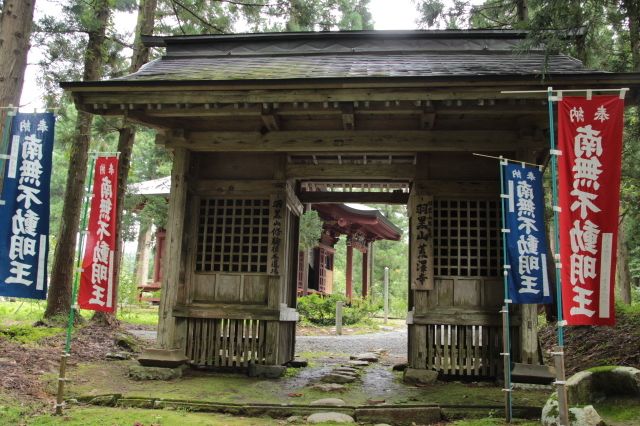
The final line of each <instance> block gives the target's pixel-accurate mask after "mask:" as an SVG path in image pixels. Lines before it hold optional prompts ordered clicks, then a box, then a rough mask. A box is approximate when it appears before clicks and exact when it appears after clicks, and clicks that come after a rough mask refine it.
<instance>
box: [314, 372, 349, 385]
mask: <svg viewBox="0 0 640 426" xmlns="http://www.w3.org/2000/svg"><path fill="white" fill-rule="evenodd" d="M321 380H322V381H323V382H325V383H352V382H354V381H355V380H356V377H355V376H351V375H347V374H338V373H330V374H327V375H326V376H324V377H323V378H322V379H321Z"/></svg>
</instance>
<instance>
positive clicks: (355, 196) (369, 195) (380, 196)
mask: <svg viewBox="0 0 640 426" xmlns="http://www.w3.org/2000/svg"><path fill="white" fill-rule="evenodd" d="M299 198H300V201H301V202H302V203H311V204H313V203H362V204H374V203H382V204H407V201H409V194H408V193H406V192H347V191H345V192H325V191H318V192H307V191H303V192H301V193H300V196H299Z"/></svg>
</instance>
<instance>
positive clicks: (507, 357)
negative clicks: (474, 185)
mask: <svg viewBox="0 0 640 426" xmlns="http://www.w3.org/2000/svg"><path fill="white" fill-rule="evenodd" d="M506 164H507V160H505V159H503V158H502V156H500V163H499V165H500V207H501V209H500V211H501V218H502V229H501V230H500V233H501V234H502V267H503V271H502V283H503V287H504V305H503V306H502V309H501V310H500V313H501V314H502V354H501V355H502V356H503V359H504V364H503V365H504V388H503V389H502V390H503V392H504V417H505V420H506V422H507V423H511V419H512V418H513V396H512V391H513V389H512V386H511V330H510V324H509V303H511V301H510V300H509V284H508V278H507V276H508V274H509V271H508V270H507V236H506V232H507V229H506V228H507V219H506V213H505V195H507V194H505V193H504V170H503V166H505V165H506Z"/></svg>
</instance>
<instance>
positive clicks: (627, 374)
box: [567, 366, 640, 405]
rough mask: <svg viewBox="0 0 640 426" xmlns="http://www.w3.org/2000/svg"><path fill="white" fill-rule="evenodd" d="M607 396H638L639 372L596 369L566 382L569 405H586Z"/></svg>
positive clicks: (619, 368) (639, 390) (621, 368)
mask: <svg viewBox="0 0 640 426" xmlns="http://www.w3.org/2000/svg"><path fill="white" fill-rule="evenodd" d="M609 395H628V396H638V395H640V370H638V369H637V368H633V367H615V366H611V367H596V368H592V369H590V370H587V371H580V372H578V373H576V374H574V375H573V376H571V377H570V378H569V380H567V398H568V401H569V405H586V404H590V403H593V402H595V401H596V400H598V399H600V398H603V397H607V396H609Z"/></svg>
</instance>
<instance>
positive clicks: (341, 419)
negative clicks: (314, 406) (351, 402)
mask: <svg viewBox="0 0 640 426" xmlns="http://www.w3.org/2000/svg"><path fill="white" fill-rule="evenodd" d="M328 422H334V423H355V421H354V420H353V417H351V416H349V415H346V414H343V413H332V412H328V413H315V414H312V415H310V416H309V417H307V423H328Z"/></svg>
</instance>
